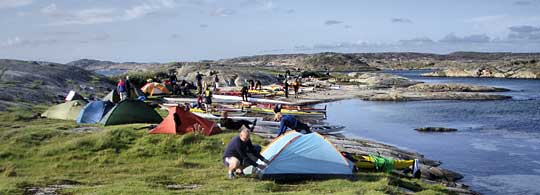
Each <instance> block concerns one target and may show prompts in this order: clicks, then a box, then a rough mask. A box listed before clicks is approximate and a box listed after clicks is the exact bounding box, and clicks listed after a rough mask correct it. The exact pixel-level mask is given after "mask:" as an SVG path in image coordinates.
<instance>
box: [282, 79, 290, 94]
mask: <svg viewBox="0 0 540 195" xmlns="http://www.w3.org/2000/svg"><path fill="white" fill-rule="evenodd" d="M283 90H285V98H289V82H288V81H287V79H285V80H284V81H283Z"/></svg>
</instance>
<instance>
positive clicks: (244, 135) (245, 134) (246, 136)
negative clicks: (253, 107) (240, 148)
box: [240, 129, 250, 142]
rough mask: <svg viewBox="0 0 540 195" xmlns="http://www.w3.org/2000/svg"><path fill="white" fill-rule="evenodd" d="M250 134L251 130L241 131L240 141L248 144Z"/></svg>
mask: <svg viewBox="0 0 540 195" xmlns="http://www.w3.org/2000/svg"><path fill="white" fill-rule="evenodd" d="M249 134H250V133H249V130H247V129H242V131H240V140H242V142H247V141H248V140H249V137H250V136H249Z"/></svg>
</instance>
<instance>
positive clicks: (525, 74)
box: [422, 68, 540, 79]
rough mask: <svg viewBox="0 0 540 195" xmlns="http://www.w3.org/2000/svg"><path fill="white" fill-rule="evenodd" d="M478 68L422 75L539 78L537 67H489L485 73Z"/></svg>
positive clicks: (451, 69)
mask: <svg viewBox="0 0 540 195" xmlns="http://www.w3.org/2000/svg"><path fill="white" fill-rule="evenodd" d="M479 70H480V69H457V68H449V69H443V70H438V71H434V72H429V73H424V74H422V76H430V77H481V78H509V79H540V70H538V68H536V69H532V68H523V69H521V68H520V69H513V70H503V69H496V68H493V69H489V70H490V71H489V72H487V73H479Z"/></svg>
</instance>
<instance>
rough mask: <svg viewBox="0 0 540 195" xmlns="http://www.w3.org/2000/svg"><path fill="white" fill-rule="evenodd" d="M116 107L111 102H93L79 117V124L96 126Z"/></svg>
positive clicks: (87, 105)
mask: <svg viewBox="0 0 540 195" xmlns="http://www.w3.org/2000/svg"><path fill="white" fill-rule="evenodd" d="M113 106H114V104H113V103H111V102H109V101H93V102H90V103H88V104H86V106H85V107H84V108H83V109H82V110H81V112H80V113H79V116H78V117H77V124H83V123H85V124H94V123H98V122H99V121H100V120H101V118H103V116H104V115H105V114H107V112H109V110H111V108H112V107H113Z"/></svg>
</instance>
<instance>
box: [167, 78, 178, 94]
mask: <svg viewBox="0 0 540 195" xmlns="http://www.w3.org/2000/svg"><path fill="white" fill-rule="evenodd" d="M177 81H178V78H177V77H176V74H174V73H171V74H170V75H169V82H170V83H171V88H172V93H173V94H174V95H178V93H179V90H178V85H176V83H177Z"/></svg>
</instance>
